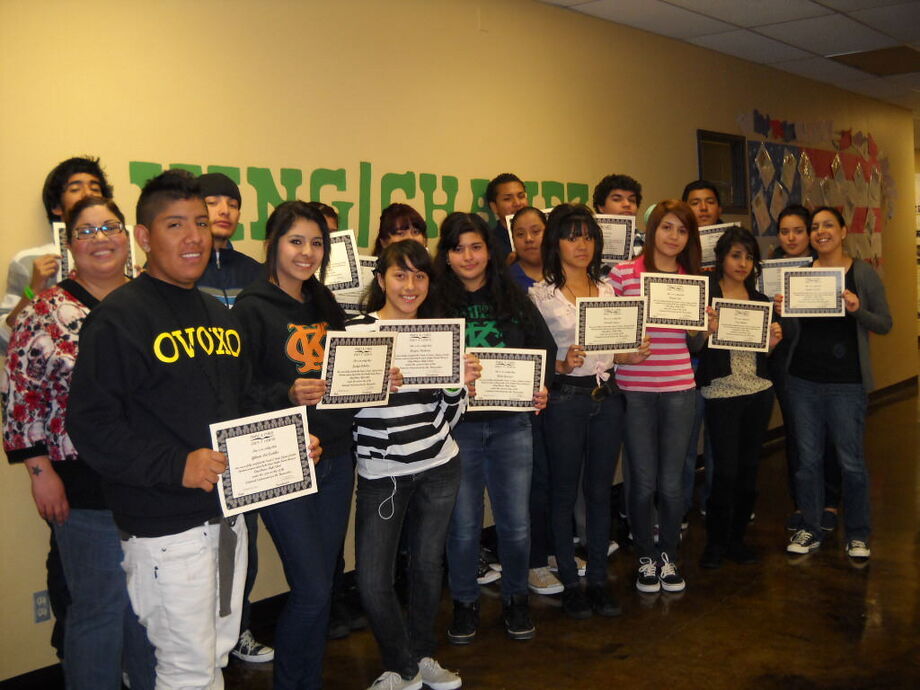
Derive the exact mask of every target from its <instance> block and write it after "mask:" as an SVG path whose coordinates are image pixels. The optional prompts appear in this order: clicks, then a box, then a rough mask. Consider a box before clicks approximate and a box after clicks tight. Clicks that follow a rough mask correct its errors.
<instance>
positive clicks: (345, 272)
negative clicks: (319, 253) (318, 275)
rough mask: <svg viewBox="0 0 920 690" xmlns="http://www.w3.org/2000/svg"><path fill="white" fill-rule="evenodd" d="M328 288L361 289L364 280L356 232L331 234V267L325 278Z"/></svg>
mask: <svg viewBox="0 0 920 690" xmlns="http://www.w3.org/2000/svg"><path fill="white" fill-rule="evenodd" d="M323 283H325V285H326V287H327V288H329V289H330V290H332V291H333V292H335V291H336V290H347V289H349V288H352V289H359V290H360V289H361V288H363V287H364V279H363V276H362V275H361V270H360V268H359V266H358V243H357V242H356V241H355V232H354V230H337V231H335V232H331V233H329V265H328V266H326V275H325V276H324V277H323Z"/></svg>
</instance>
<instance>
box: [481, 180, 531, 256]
mask: <svg viewBox="0 0 920 690" xmlns="http://www.w3.org/2000/svg"><path fill="white" fill-rule="evenodd" d="M486 201H488V202H489V208H491V209H492V213H494V214H495V215H496V217H497V221H496V223H495V227H493V228H492V246H493V247H495V253H496V257H495V258H496V259H497V260H498V262H499V265H500V266H504V265H505V262H506V260H507V258H508V255H509V254H511V237H510V236H509V235H508V226H507V225H505V216H510V215H513V214H514V213H516V212H517V211H519V210H520V209H522V208H524V207H525V206H528V205H529V204H530V202H529V201H528V200H527V189H526V188H525V187H524V183H523V182H521V178H520V177H518V176H517V175H515V174H513V173H502V174H501V175H498V176H497V177H495V178H493V179H492V181H491V182H489V186H488V187H486Z"/></svg>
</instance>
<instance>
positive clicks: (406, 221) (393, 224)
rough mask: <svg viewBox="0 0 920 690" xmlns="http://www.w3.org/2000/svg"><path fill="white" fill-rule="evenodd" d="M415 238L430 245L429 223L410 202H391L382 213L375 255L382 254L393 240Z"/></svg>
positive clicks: (375, 244)
mask: <svg viewBox="0 0 920 690" xmlns="http://www.w3.org/2000/svg"><path fill="white" fill-rule="evenodd" d="M403 240H415V241H416V242H419V243H421V244H423V245H425V246H426V247H427V246H428V224H427V223H425V220H424V218H422V217H421V215H419V212H418V211H416V210H415V209H414V208H412V207H411V206H409V205H408V204H390V205H389V206H387V207H386V208H385V209H383V213H381V214H380V228H379V229H378V230H377V240H376V241H375V242H374V251H373V256H380V253H381V252H382V251H383V250H384V249H386V248H387V247H388V246H389V245H390V243H391V242H402V241H403Z"/></svg>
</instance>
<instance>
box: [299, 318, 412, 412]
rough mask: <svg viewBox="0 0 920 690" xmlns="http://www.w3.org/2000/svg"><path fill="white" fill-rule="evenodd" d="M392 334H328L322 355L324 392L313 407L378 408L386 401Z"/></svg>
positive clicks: (332, 332)
mask: <svg viewBox="0 0 920 690" xmlns="http://www.w3.org/2000/svg"><path fill="white" fill-rule="evenodd" d="M395 349H396V334H395V333H354V332H346V331H329V332H328V333H326V351H325V353H324V356H323V373H322V378H323V380H324V381H325V382H326V393H325V394H324V395H323V399H322V400H321V401H320V402H319V403H318V404H317V405H316V407H317V408H330V409H334V408H346V407H379V406H380V405H386V404H387V403H388V402H389V401H390V385H389V381H388V379H389V373H390V367H391V366H393V351H394V350H395Z"/></svg>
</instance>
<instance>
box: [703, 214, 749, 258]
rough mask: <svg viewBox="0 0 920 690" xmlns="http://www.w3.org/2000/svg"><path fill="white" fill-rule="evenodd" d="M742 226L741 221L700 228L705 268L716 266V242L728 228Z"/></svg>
mask: <svg viewBox="0 0 920 690" xmlns="http://www.w3.org/2000/svg"><path fill="white" fill-rule="evenodd" d="M733 227H741V223H719V224H718V225H704V226H702V227H701V228H700V247H702V249H703V261H702V267H703V268H715V267H716V242H718V241H719V238H720V237H722V235H723V233H724V232H725V231H726V230H727V229H728V228H733Z"/></svg>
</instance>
